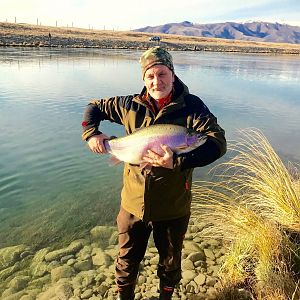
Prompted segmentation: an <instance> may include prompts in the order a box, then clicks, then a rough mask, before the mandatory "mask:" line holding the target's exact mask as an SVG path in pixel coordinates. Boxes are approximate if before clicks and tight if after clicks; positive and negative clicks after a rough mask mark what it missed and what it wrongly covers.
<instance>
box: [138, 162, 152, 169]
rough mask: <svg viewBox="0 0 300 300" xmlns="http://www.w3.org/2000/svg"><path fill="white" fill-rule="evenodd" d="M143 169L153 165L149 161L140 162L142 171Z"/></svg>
mask: <svg viewBox="0 0 300 300" xmlns="http://www.w3.org/2000/svg"><path fill="white" fill-rule="evenodd" d="M143 169H151V166H150V165H149V163H148V162H146V161H144V162H142V163H141V164H140V170H141V171H142V170H143Z"/></svg>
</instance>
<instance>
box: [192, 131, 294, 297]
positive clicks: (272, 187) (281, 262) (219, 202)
mask: <svg viewBox="0 0 300 300" xmlns="http://www.w3.org/2000/svg"><path fill="white" fill-rule="evenodd" d="M230 149H231V151H232V152H233V154H234V156H233V158H232V159H231V160H230V161H228V162H226V163H224V164H221V165H219V166H217V167H216V169H215V170H214V171H215V172H216V173H217V174H218V177H219V179H220V180H219V181H218V182H214V183H213V182H195V183H194V187H193V195H194V201H193V208H192V211H193V217H194V218H196V219H197V218H199V219H201V221H203V220H205V221H206V222H207V226H206V228H205V229H204V231H203V234H204V235H206V236H210V237H214V238H220V239H223V241H224V244H225V245H226V246H227V250H228V251H227V255H226V257H225V261H224V263H223V265H222V267H221V270H220V280H221V282H222V284H223V288H224V290H226V291H227V296H226V297H227V299H238V298H234V297H233V296H232V297H229V296H228V291H230V289H231V288H232V289H231V290H232V295H233V294H234V289H236V288H244V289H246V290H248V291H249V292H250V293H251V295H252V299H272V300H276V299H299V298H300V296H299V291H298V286H297V284H296V280H297V279H296V275H297V274H296V273H295V272H294V271H293V266H294V263H295V261H296V260H297V259H296V260H295V257H296V258H297V255H298V254H297V253H298V251H299V249H298V248H299V245H298V241H299V236H300V194H299V191H300V188H299V185H300V184H299V182H300V181H299V172H298V170H297V169H296V168H295V167H293V168H290V169H288V168H286V167H285V166H284V164H283V162H282V161H281V159H280V158H279V156H278V155H277V154H276V153H275V151H274V149H273V148H272V146H271V145H270V143H269V142H268V141H267V139H266V137H265V136H264V135H263V134H262V133H261V132H260V131H258V130H255V129H247V130H244V131H242V132H241V139H240V140H239V141H236V142H234V143H232V145H231V146H230ZM291 170H292V172H291ZM219 171H220V172H219ZM291 236H294V237H296V238H293V239H291ZM220 299H226V298H224V297H223V298H222V297H220ZM249 299H250V298H249Z"/></svg>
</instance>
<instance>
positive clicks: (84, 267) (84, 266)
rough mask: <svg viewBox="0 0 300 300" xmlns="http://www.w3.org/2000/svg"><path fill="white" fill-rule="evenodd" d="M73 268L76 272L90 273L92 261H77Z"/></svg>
mask: <svg viewBox="0 0 300 300" xmlns="http://www.w3.org/2000/svg"><path fill="white" fill-rule="evenodd" d="M73 267H74V269H75V270H76V271H79V272H81V271H88V270H90V269H92V261H91V260H90V259H87V260H80V261H77V262H76V263H75V264H74V266H73Z"/></svg>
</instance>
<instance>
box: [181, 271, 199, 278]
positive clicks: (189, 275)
mask: <svg viewBox="0 0 300 300" xmlns="http://www.w3.org/2000/svg"><path fill="white" fill-rule="evenodd" d="M196 276H197V275H196V273H195V272H194V271H191V270H187V271H183V272H182V279H183V280H188V281H191V280H193V279H194V278H195V277H196Z"/></svg>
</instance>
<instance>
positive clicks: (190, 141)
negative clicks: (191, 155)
mask: <svg viewBox="0 0 300 300" xmlns="http://www.w3.org/2000/svg"><path fill="white" fill-rule="evenodd" d="M206 139H207V136H206V135H205V134H203V133H200V132H195V131H189V132H188V133H187V135H186V145H187V150H188V151H191V150H194V149H196V148H198V147H199V146H201V145H202V144H204V143H205V142H206Z"/></svg>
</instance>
